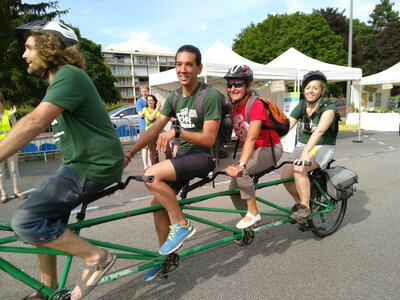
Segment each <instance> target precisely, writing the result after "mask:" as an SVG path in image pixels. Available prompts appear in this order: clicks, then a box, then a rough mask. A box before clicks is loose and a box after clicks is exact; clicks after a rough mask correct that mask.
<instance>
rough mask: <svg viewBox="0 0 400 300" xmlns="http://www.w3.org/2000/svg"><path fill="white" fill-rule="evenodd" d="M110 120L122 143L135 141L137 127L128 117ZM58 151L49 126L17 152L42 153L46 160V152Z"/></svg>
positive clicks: (32, 154)
mask: <svg viewBox="0 0 400 300" xmlns="http://www.w3.org/2000/svg"><path fill="white" fill-rule="evenodd" d="M111 121H112V123H113V124H114V127H115V132H116V134H117V135H118V137H119V140H120V141H121V143H122V144H133V143H134V142H135V141H137V138H138V129H137V128H136V127H134V126H132V125H131V123H130V120H129V119H127V118H117V119H112V120H111ZM58 151H59V150H58V149H57V146H56V143H55V142H54V138H53V132H52V131H51V128H49V130H48V131H46V132H43V133H41V134H40V135H38V136H37V137H36V138H35V139H34V140H32V141H31V142H30V143H29V144H27V145H25V146H24V147H23V148H22V149H21V150H20V151H19V153H18V154H19V155H22V156H25V155H26V156H36V155H43V158H44V160H45V161H46V162H47V154H49V153H56V152H58Z"/></svg>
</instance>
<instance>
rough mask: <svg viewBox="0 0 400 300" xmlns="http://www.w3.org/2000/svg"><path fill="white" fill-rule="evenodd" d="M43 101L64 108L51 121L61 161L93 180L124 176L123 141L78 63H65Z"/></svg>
mask: <svg viewBox="0 0 400 300" xmlns="http://www.w3.org/2000/svg"><path fill="white" fill-rule="evenodd" d="M42 101H43V102H51V103H54V104H56V105H59V106H61V107H63V108H64V111H63V112H62V113H61V114H60V115H59V116H58V117H57V118H56V119H55V120H54V121H53V122H52V127H53V133H54V141H55V142H56V144H57V147H58V149H60V151H61V153H62V163H63V164H65V165H67V166H69V167H71V168H72V169H74V170H75V171H77V172H79V173H80V174H82V175H83V176H85V177H87V178H88V179H90V180H93V181H98V182H101V183H105V184H111V183H113V182H117V181H119V180H121V175H122V171H123V161H124V155H123V150H122V145H121V142H120V141H119V139H118V136H117V135H116V132H115V129H114V126H113V125H112V123H111V120H110V117H109V115H108V113H107V110H106V108H105V106H104V103H103V101H102V100H101V98H100V95H99V94H98V92H97V90H96V87H95V86H94V84H93V82H92V80H91V79H90V78H89V76H88V75H87V74H86V73H85V72H84V71H83V70H81V69H80V68H77V67H75V66H71V65H65V66H62V67H61V68H59V70H58V71H57V73H56V74H55V77H54V79H53V81H52V82H51V84H50V85H49V87H48V88H47V92H46V95H45V96H44V98H43V100H42Z"/></svg>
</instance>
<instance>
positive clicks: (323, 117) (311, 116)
mask: <svg viewBox="0 0 400 300" xmlns="http://www.w3.org/2000/svg"><path fill="white" fill-rule="evenodd" d="M302 87H303V92H304V97H305V99H303V100H302V101H300V103H299V105H297V106H296V107H295V108H294V109H293V111H292V113H291V114H290V118H289V120H290V129H292V128H293V127H294V126H295V125H296V124H297V122H298V121H300V130H301V133H300V137H299V142H298V143H297V145H296V147H295V149H294V151H293V153H292V158H293V159H295V161H294V163H293V165H286V166H285V167H284V168H283V169H282V173H281V178H288V177H294V179H295V181H294V182H287V183H284V186H285V188H286V189H287V191H288V192H289V193H290V194H291V196H292V197H293V199H294V200H295V202H296V204H295V206H294V207H293V209H292V210H293V213H292V214H291V215H290V217H291V218H292V219H294V220H295V221H297V222H301V221H303V220H305V219H306V218H307V217H308V216H309V215H310V214H311V210H310V180H309V178H308V176H307V172H309V171H311V170H314V169H316V168H319V167H320V168H325V167H326V165H327V164H328V162H329V161H330V160H332V158H333V155H334V153H335V145H336V135H335V129H334V127H335V122H334V120H335V115H336V106H335V105H334V104H333V103H332V102H330V101H328V100H325V99H323V96H324V94H325V93H326V91H327V79H326V76H325V75H324V74H323V73H322V72H320V71H318V70H317V71H311V72H309V73H307V74H306V75H304V77H303V81H302ZM304 161H310V162H311V166H304V163H303V162H304Z"/></svg>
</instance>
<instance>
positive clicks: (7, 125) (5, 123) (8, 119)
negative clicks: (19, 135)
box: [0, 93, 27, 203]
mask: <svg viewBox="0 0 400 300" xmlns="http://www.w3.org/2000/svg"><path fill="white" fill-rule="evenodd" d="M4 105H5V100H4V97H3V95H2V94H1V93H0V141H1V140H2V139H4V138H5V137H6V134H7V133H8V132H9V131H10V130H11V126H15V124H16V123H17V119H16V118H15V115H14V114H15V112H16V111H17V108H16V107H15V105H14V106H13V107H12V108H11V109H10V110H8V109H5V107H4ZM6 161H7V165H8V171H9V172H10V178H11V181H12V184H13V191H14V197H15V198H19V199H26V198H27V197H26V196H25V195H24V194H22V193H20V191H19V188H18V181H19V172H18V153H15V154H14V155H11V156H10V157H9V158H8V159H6ZM4 179H5V161H2V162H1V163H0V191H1V198H0V203H6V202H7V201H8V195H7V192H6V188H5V185H4Z"/></svg>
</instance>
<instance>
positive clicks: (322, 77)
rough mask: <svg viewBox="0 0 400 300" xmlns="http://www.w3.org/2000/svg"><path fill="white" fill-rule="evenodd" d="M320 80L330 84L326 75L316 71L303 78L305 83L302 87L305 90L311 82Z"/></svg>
mask: <svg viewBox="0 0 400 300" xmlns="http://www.w3.org/2000/svg"><path fill="white" fill-rule="evenodd" d="M315 79H319V80H322V81H323V82H325V84H328V79H326V76H325V75H324V73H322V72H321V71H319V70H316V71H310V72H308V73H307V74H306V75H304V76H303V81H302V83H301V86H302V87H303V89H304V88H305V87H306V85H307V83H309V82H310V81H311V80H315Z"/></svg>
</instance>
